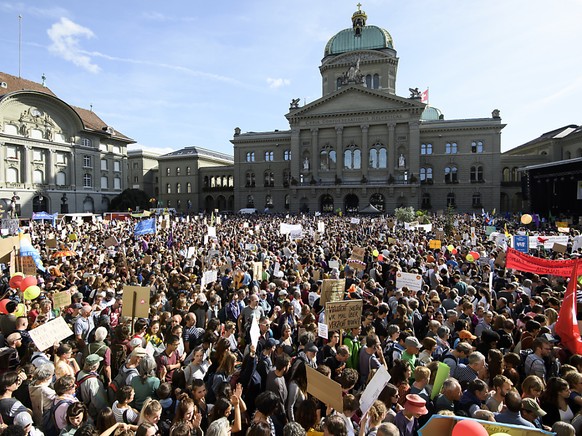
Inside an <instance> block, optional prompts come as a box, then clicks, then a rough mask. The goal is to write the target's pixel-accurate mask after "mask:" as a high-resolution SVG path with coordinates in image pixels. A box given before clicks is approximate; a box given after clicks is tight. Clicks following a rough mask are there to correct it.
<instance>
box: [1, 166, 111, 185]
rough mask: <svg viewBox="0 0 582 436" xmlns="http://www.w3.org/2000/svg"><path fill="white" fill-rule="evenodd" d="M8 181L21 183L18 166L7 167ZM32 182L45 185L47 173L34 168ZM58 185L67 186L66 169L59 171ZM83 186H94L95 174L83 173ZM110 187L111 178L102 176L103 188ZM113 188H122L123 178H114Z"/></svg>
mask: <svg viewBox="0 0 582 436" xmlns="http://www.w3.org/2000/svg"><path fill="white" fill-rule="evenodd" d="M6 181H7V182H8V183H21V181H20V177H19V172H18V169H17V168H13V167H11V168H7V169H6ZM32 183H35V184H39V185H44V184H46V180H45V174H44V172H43V171H41V170H34V171H33V172H32ZM55 184H56V186H67V174H66V173H65V172H64V171H59V172H58V173H57V174H56V175H55ZM83 187H84V188H92V187H93V176H92V175H91V174H89V173H85V174H83ZM108 188H109V178H108V177H107V176H102V177H101V189H108ZM113 189H121V178H120V177H114V178H113Z"/></svg>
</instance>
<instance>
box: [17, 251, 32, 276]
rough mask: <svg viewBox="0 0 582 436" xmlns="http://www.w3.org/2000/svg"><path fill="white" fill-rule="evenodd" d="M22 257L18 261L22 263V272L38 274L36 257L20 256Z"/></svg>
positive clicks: (30, 274) (28, 274)
mask: <svg viewBox="0 0 582 436" xmlns="http://www.w3.org/2000/svg"><path fill="white" fill-rule="evenodd" d="M18 257H20V259H18V260H17V263H20V264H21V265H22V272H23V273H24V275H27V276H33V275H35V274H36V264H35V263H34V259H33V258H32V256H18Z"/></svg>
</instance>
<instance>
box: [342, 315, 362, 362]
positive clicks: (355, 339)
mask: <svg viewBox="0 0 582 436" xmlns="http://www.w3.org/2000/svg"><path fill="white" fill-rule="evenodd" d="M361 332H362V326H358V327H354V328H353V329H351V330H350V332H349V333H346V336H345V337H344V341H343V342H344V345H345V346H347V347H348V350H350V357H349V358H348V360H347V362H346V366H347V367H348V368H352V369H355V370H356V371H357V370H358V366H359V362H360V360H359V359H360V349H361V348H362V343H361V342H360V333H361Z"/></svg>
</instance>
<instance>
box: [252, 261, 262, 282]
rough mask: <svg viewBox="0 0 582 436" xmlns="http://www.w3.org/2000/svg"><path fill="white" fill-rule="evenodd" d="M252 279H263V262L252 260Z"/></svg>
mask: <svg viewBox="0 0 582 436" xmlns="http://www.w3.org/2000/svg"><path fill="white" fill-rule="evenodd" d="M253 279H254V280H259V281H260V280H262V279H263V262H253Z"/></svg>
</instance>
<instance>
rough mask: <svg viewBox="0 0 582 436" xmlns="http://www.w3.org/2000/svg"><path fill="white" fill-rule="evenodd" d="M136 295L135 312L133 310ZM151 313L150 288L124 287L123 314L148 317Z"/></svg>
mask: <svg viewBox="0 0 582 436" xmlns="http://www.w3.org/2000/svg"><path fill="white" fill-rule="evenodd" d="M134 296H135V313H134V311H133V300H134ZM149 313H150V288H144V287H142V286H124V287H123V306H122V308H121V315H123V316H128V317H130V318H131V317H132V316H135V317H136V318H147V317H148V316H149Z"/></svg>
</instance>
